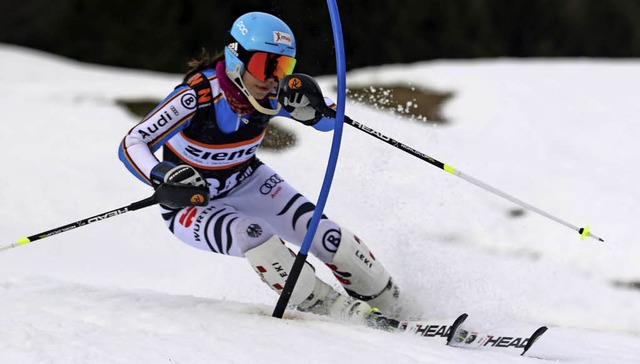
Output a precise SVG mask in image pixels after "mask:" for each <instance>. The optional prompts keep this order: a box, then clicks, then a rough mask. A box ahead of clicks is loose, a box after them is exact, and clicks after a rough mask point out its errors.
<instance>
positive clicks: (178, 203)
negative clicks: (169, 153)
mask: <svg viewBox="0 0 640 364" xmlns="http://www.w3.org/2000/svg"><path fill="white" fill-rule="evenodd" d="M151 183H152V184H153V187H154V188H155V189H156V192H155V194H154V197H155V199H156V202H157V203H159V204H160V205H162V206H164V207H165V208H170V209H181V208H183V207H187V206H206V205H207V204H208V203H209V188H208V187H207V181H206V180H205V179H204V178H202V175H201V174H200V173H199V172H198V171H197V170H196V169H195V168H193V167H191V166H189V165H186V164H181V165H175V164H174V163H171V162H166V161H165V162H160V163H158V165H156V166H155V167H153V169H152V170H151Z"/></svg>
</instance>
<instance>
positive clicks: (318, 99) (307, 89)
mask: <svg viewBox="0 0 640 364" xmlns="http://www.w3.org/2000/svg"><path fill="white" fill-rule="evenodd" d="M287 77H289V78H290V79H291V80H293V79H299V80H300V82H299V84H300V85H301V86H302V87H303V90H302V91H301V92H302V93H304V94H305V95H306V96H307V97H308V98H309V101H310V102H311V105H312V106H313V107H314V108H315V109H316V110H318V111H319V112H321V113H322V114H323V115H325V116H326V117H331V118H333V117H335V114H336V112H335V110H333V109H331V108H330V107H328V106H327V105H326V103H325V102H324V96H323V95H322V91H321V90H320V86H318V84H317V83H316V82H315V81H314V80H313V78H311V77H310V76H308V75H305V74H301V73H295V74H292V75H290V76H287ZM344 122H345V123H346V124H349V125H351V126H353V127H354V128H356V129H358V130H360V131H362V132H365V133H367V134H369V135H371V136H373V137H375V138H377V139H380V140H382V141H383V142H385V143H387V144H389V145H392V146H394V147H396V148H398V149H400V150H402V151H404V152H406V153H409V154H411V155H412V156H414V157H416V158H419V159H421V160H423V161H425V162H427V163H429V164H431V165H432V166H435V167H438V168H440V169H442V170H443V171H445V172H449V173H451V174H452V175H454V176H457V177H460V178H462V179H463V180H465V181H467V182H470V183H472V184H474V185H476V186H478V187H480V188H482V189H484V190H486V191H489V192H491V193H493V194H496V195H498V196H500V197H502V198H505V199H507V200H509V201H511V202H513V203H515V204H516V205H519V206H520V207H523V208H525V209H527V210H529V211H533V212H535V213H537V214H539V215H542V216H544V217H546V218H548V219H550V220H552V221H555V222H557V223H559V224H561V225H564V226H566V227H568V228H569V229H571V230H574V231H576V232H578V234H580V236H581V238H582V239H583V240H584V239H585V238H586V237H591V238H593V239H596V240H598V241H601V242H604V240H603V239H602V238H599V237H597V236H596V235H594V234H592V233H591V231H590V230H589V226H585V227H577V226H575V225H573V224H571V223H569V222H567V221H565V220H563V219H560V218H559V217H556V216H554V215H552V214H550V213H548V212H546V211H543V210H541V209H539V208H537V207H535V206H533V205H531V204H528V203H526V202H524V201H522V200H520V199H518V198H516V197H513V196H511V195H509V194H508V193H506V192H503V191H501V190H499V189H497V188H495V187H493V186H490V185H488V184H486V183H484V182H482V181H480V180H478V179H476V178H474V177H471V176H469V175H468V174H465V173H463V172H462V171H460V170H457V169H455V168H453V167H452V166H450V165H448V164H445V163H442V162H440V161H438V160H436V159H434V158H432V157H430V156H428V155H426V154H424V153H422V152H420V151H417V150H415V149H413V148H411V147H410V146H408V145H406V144H403V143H400V142H399V141H397V140H394V139H392V138H389V137H388V136H386V135H383V134H381V133H380V132H378V131H376V130H374V129H371V128H370V127H368V126H366V125H364V124H362V123H359V122H357V121H354V120H352V119H351V118H349V117H348V116H346V115H345V117H344Z"/></svg>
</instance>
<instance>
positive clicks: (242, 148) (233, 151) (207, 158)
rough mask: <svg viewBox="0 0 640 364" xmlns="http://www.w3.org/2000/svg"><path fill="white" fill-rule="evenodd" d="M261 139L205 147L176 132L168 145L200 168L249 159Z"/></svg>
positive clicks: (215, 166) (231, 163)
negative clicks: (244, 142)
mask: <svg viewBox="0 0 640 364" xmlns="http://www.w3.org/2000/svg"><path fill="white" fill-rule="evenodd" d="M261 142H262V139H260V140H258V141H255V142H253V143H249V144H245V145H234V146H230V147H228V148H225V147H224V145H220V146H219V147H218V148H207V147H206V146H202V145H197V144H194V143H191V142H190V141H188V140H186V139H185V138H183V137H182V135H180V134H178V135H176V136H175V137H173V138H172V139H171V140H170V141H169V143H168V144H169V145H170V146H171V147H172V148H173V149H174V150H175V151H176V152H177V153H179V154H180V155H181V156H182V157H183V158H184V159H186V160H188V161H189V162H191V163H193V164H194V165H197V166H198V167H201V168H218V167H226V166H232V165H236V164H238V163H242V162H244V161H247V160H249V159H250V158H251V157H253V155H254V154H256V151H257V150H258V147H260V143H261Z"/></svg>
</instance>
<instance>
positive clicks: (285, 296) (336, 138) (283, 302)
mask: <svg viewBox="0 0 640 364" xmlns="http://www.w3.org/2000/svg"><path fill="white" fill-rule="evenodd" d="M327 6H328V7H329V15H330V17H331V27H332V29H333V41H334V44H335V50H336V68H337V79H338V100H337V102H338V106H337V112H336V111H334V114H333V117H334V118H335V119H336V125H335V128H334V129H333V140H332V143H331V153H330V155H329V162H328V163H327V169H326V172H325V175H324V180H323V182H322V188H321V190H320V196H318V203H317V204H316V207H315V209H314V211H313V215H312V216H311V221H310V222H309V227H308V229H307V233H306V235H305V237H304V240H303V242H302V246H301V247H300V250H298V254H297V255H296V259H295V260H294V262H293V265H292V266H291V270H290V271H289V273H288V274H289V276H288V277H287V281H286V283H285V285H284V288H283V289H282V292H280V297H279V298H278V302H277V303H276V307H275V308H274V309H273V313H272V316H273V317H276V318H282V315H283V314H284V311H285V309H286V307H287V305H288V304H289V299H290V298H291V294H292V293H293V290H294V288H295V286H296V283H297V282H298V278H299V276H300V273H301V272H302V268H303V267H304V264H305V262H306V261H307V255H308V253H309V249H310V248H311V244H312V243H313V237H314V236H315V234H316V231H317V229H318V224H319V223H320V219H321V218H322V211H323V210H324V206H325V204H326V202H327V198H328V195H329V190H330V189H331V183H332V181H333V176H334V173H335V169H336V165H337V164H338V154H339V152H340V142H341V140H342V123H343V119H344V117H345V115H344V109H345V104H346V97H347V96H346V93H347V91H346V82H347V76H346V73H347V71H346V69H347V67H346V60H345V55H344V42H343V39H342V25H341V23H340V12H339V11H338V4H337V3H336V1H335V0H327ZM307 77H308V76H307ZM309 78H310V79H311V82H312V83H314V84H315V80H314V79H313V78H311V77H309ZM288 80H289V78H287V76H285V77H283V79H282V80H281V81H280V85H281V86H280V88H279V89H278V99H280V96H281V95H280V92H281V91H282V90H281V88H282V85H289V88H290V89H296V90H297V88H296V87H291V85H292V84H289V81H288ZM294 83H295V81H294ZM294 86H301V85H297V84H296V85H294Z"/></svg>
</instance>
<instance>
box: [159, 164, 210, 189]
mask: <svg viewBox="0 0 640 364" xmlns="http://www.w3.org/2000/svg"><path fill="white" fill-rule="evenodd" d="M151 183H152V184H153V187H154V188H157V187H158V186H160V185H161V184H163V183H179V184H184V185H189V186H196V187H204V186H206V185H207V181H205V179H204V178H202V175H201V174H200V172H198V171H197V170H196V169H195V168H193V167H191V166H190V165H187V164H180V165H176V164H174V163H171V162H167V161H164V162H160V163H158V164H157V165H156V166H155V167H153V169H152V170H151Z"/></svg>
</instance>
